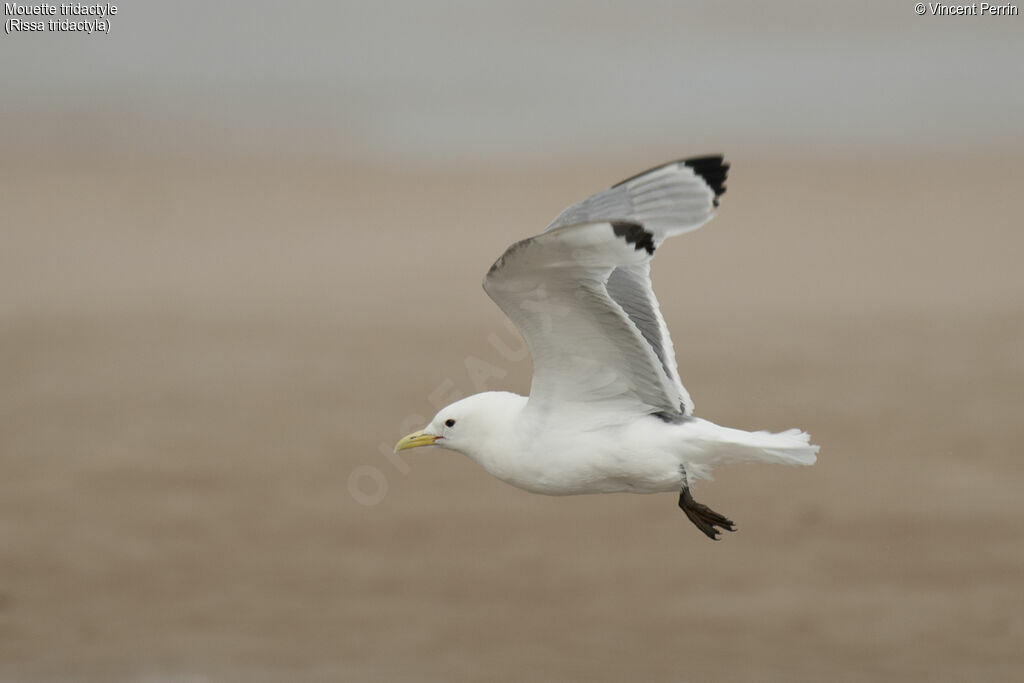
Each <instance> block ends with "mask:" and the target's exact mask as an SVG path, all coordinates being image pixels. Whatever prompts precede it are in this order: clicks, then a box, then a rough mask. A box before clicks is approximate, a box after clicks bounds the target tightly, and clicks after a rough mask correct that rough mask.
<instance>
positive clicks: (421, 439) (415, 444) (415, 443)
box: [395, 429, 441, 453]
mask: <svg viewBox="0 0 1024 683" xmlns="http://www.w3.org/2000/svg"><path fill="white" fill-rule="evenodd" d="M440 438H441V437H439V436H434V435H433V434H424V433H423V430H422V429H421V430H420V431H418V432H413V433H412V434H410V435H409V436H403V437H402V438H401V440H399V442H398V443H396V444H395V453H397V452H398V451H404V450H406V449H409V448H419V447H420V446H433V445H434V442H435V441H437V440H438V439H440Z"/></svg>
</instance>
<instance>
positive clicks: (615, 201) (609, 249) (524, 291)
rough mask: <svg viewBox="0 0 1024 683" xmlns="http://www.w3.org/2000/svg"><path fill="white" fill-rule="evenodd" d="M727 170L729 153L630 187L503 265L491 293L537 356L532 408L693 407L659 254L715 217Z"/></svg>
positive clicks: (671, 167)
mask: <svg viewBox="0 0 1024 683" xmlns="http://www.w3.org/2000/svg"><path fill="white" fill-rule="evenodd" d="M727 169H728V165H727V164H725V163H724V162H723V161H722V157H720V156H719V157H701V158H698V159H690V160H683V161H676V162H672V163H670V164H665V165H663V166H659V167H657V168H654V169H651V170H650V171H647V172H645V173H642V174H640V175H637V176H634V177H633V178H630V179H628V180H624V181H623V182H621V183H619V184H618V185H615V186H614V187H612V188H611V189H609V190H606V191H604V192H601V193H599V194H597V195H594V196H593V197H590V198H589V199H586V200H584V201H582V202H580V203H578V204H574V205H573V206H571V207H569V208H568V209H566V210H565V211H563V212H562V214H561V215H559V217H558V218H557V219H555V221H554V222H553V223H552V224H551V225H550V226H548V228H547V229H546V230H545V231H544V232H543V233H541V234H540V235H537V236H536V237H532V238H530V239H527V240H523V241H521V242H518V243H516V244H514V245H512V246H511V247H509V248H508V249H507V250H506V251H505V253H504V254H503V255H502V257H501V258H499V259H498V261H497V262H496V263H495V264H494V265H493V266H492V267H491V270H490V272H488V274H487V277H486V278H485V279H484V289H485V290H486V291H487V293H488V294H489V295H490V297H491V298H492V299H493V300H494V301H495V303H497V304H498V306H499V307H501V309H502V310H503V311H504V312H505V314H506V315H507V316H508V317H509V318H510V319H511V320H512V322H513V323H514V324H515V325H516V327H517V328H518V329H519V332H520V334H522V335H523V338H524V339H525V340H526V343H527V345H528V346H529V347H530V351H531V353H532V354H533V363H534V372H533V385H532V387H531V389H530V402H531V404H534V405H544V404H549V403H551V404H553V403H559V404H571V403H593V402H598V401H613V402H616V403H617V404H619V405H617V406H616V408H617V409H619V410H632V411H635V412H640V413H655V412H660V413H669V414H690V413H691V412H692V411H693V403H692V401H691V400H690V397H689V395H688V394H687V392H686V389H685V388H684V387H683V385H682V382H681V381H680V380H679V374H678V371H677V369H676V362H675V354H674V351H673V347H672V340H671V339H670V338H669V335H668V329H667V328H666V326H665V321H664V319H663V318H662V316H661V312H660V311H659V308H658V301H657V299H656V298H655V296H654V291H653V290H652V288H651V281H650V259H651V257H652V256H653V254H654V251H655V250H656V249H657V247H658V246H659V245H660V244H661V243H662V242H663V241H664V240H665V239H667V238H668V237H671V236H673V235H676V234H681V233H683V232H687V231H689V230H694V229H696V228H698V227H700V226H701V225H703V224H704V223H706V222H707V221H708V220H709V219H710V218H711V217H712V215H713V212H714V207H715V206H717V203H718V197H719V196H720V195H721V194H722V193H723V192H724V191H725V188H724V181H725V175H726V171H727Z"/></svg>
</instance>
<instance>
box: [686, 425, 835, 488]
mask: <svg viewBox="0 0 1024 683" xmlns="http://www.w3.org/2000/svg"><path fill="white" fill-rule="evenodd" d="M700 422H702V423H703V424H702V425H701V429H700V431H702V432H704V433H703V434H702V436H703V437H704V439H706V441H707V442H711V443H713V444H714V447H712V448H705V449H702V452H701V453H700V456H699V457H694V458H693V459H692V460H690V461H689V462H687V469H688V471H690V472H691V474H693V475H694V476H697V477H701V478H705V477H707V478H710V474H711V471H710V470H711V467H713V466H715V465H728V464H731V463H742V462H766V463H777V464H781V465H813V464H814V463H815V462H817V460H818V456H817V453H818V446H815V445H812V444H811V436H810V434H808V433H807V432H804V431H801V430H799V429H788V430H786V431H784V432H779V433H772V432H745V431H743V430H742V429H731V428H729V427H721V426H719V425H716V424H714V423H711V422H707V421H704V420H700Z"/></svg>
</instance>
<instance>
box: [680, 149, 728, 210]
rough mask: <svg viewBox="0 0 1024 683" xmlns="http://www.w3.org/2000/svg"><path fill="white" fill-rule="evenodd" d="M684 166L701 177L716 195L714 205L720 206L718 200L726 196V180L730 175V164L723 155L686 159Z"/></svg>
mask: <svg viewBox="0 0 1024 683" xmlns="http://www.w3.org/2000/svg"><path fill="white" fill-rule="evenodd" d="M683 165H685V166H689V167H690V168H692V169H693V172H694V173H696V174H697V175H699V176H700V177H701V178H702V179H703V180H704V182H705V183H707V184H708V187H710V188H711V191H712V192H714V193H715V199H714V203H715V206H718V198H719V197H721V196H722V195H723V194H725V179H726V177H728V175H729V164H728V163H727V162H726V161H725V159H724V157H722V155H721V154H712V155H709V156H703V157H693V158H692V159H684V160H683Z"/></svg>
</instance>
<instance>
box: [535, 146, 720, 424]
mask: <svg viewBox="0 0 1024 683" xmlns="http://www.w3.org/2000/svg"><path fill="white" fill-rule="evenodd" d="M728 171H729V164H727V163H726V162H725V161H724V159H723V158H722V156H720V155H715V156H705V157H694V158H690V159H682V160H679V161H673V162H670V163H667V164H662V165H661V166H656V167H655V168H652V169H650V170H648V171H644V172H643V173H639V174H637V175H635V176H633V177H631V178H627V179H626V180H623V181H622V182H620V183H617V184H616V185H614V186H613V187H611V188H609V189H607V190H605V191H604V192H600V193H598V194H596V195H594V196H592V197H589V198H588V199H584V200H583V201H581V202H578V203H576V204H573V205H572V206H570V207H569V208H568V209H566V210H565V211H563V212H562V213H561V214H559V216H558V218H556V219H555V220H554V222H552V223H551V225H549V226H548V227H547V229H546V231H547V230H554V229H557V228H560V227H564V226H566V225H572V224H574V223H585V222H593V221H599V220H606V221H610V222H614V221H622V222H628V223H637V224H639V225H642V226H643V228H644V229H645V230H647V231H649V232H650V233H651V234H652V238H651V241H652V243H653V246H654V247H657V246H660V245H661V243H662V242H663V241H664V240H665V239H667V238H668V237H671V236H673V235H678V234H682V233H684V232H689V231H691V230H696V229H697V228H699V227H700V226H702V225H703V224H704V223H706V222H707V221H708V220H710V219H711V217H712V216H713V215H714V209H715V207H717V206H718V199H719V197H721V196H722V194H723V193H724V192H725V180H726V176H727V175H728ZM607 291H608V294H609V296H610V297H611V298H612V299H613V300H614V301H615V302H616V303H618V304H619V306H621V307H622V309H623V310H624V311H625V313H626V315H627V316H628V317H629V319H630V320H631V321H632V322H633V324H634V325H635V326H636V327H637V329H638V330H639V331H640V333H641V334H642V336H643V338H644V340H645V341H646V342H647V343H648V344H649V345H650V347H651V349H652V350H653V352H654V353H655V355H656V356H657V358H658V360H659V362H660V363H661V366H662V368H663V370H664V372H665V374H666V376H667V377H668V378H669V380H670V381H671V382H672V383H673V384H674V387H675V390H676V392H677V393H678V395H679V397H680V405H679V409H680V410H681V411H682V413H683V414H685V415H690V414H692V413H693V401H692V400H691V399H690V395H689V393H688V392H687V391H686V388H685V387H684V386H683V383H682V380H681V379H680V377H679V370H678V367H677V365H676V358H675V349H674V347H673V344H672V339H671V337H670V336H669V332H668V327H667V326H666V325H665V319H664V318H663V317H662V315H661V310H660V308H659V306H658V299H657V297H656V296H655V295H654V289H653V287H652V286H651V276H650V263H649V262H645V263H642V264H637V265H632V266H621V267H617V268H615V269H614V270H613V271H612V272H611V273H610V275H609V277H608V282H607Z"/></svg>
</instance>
